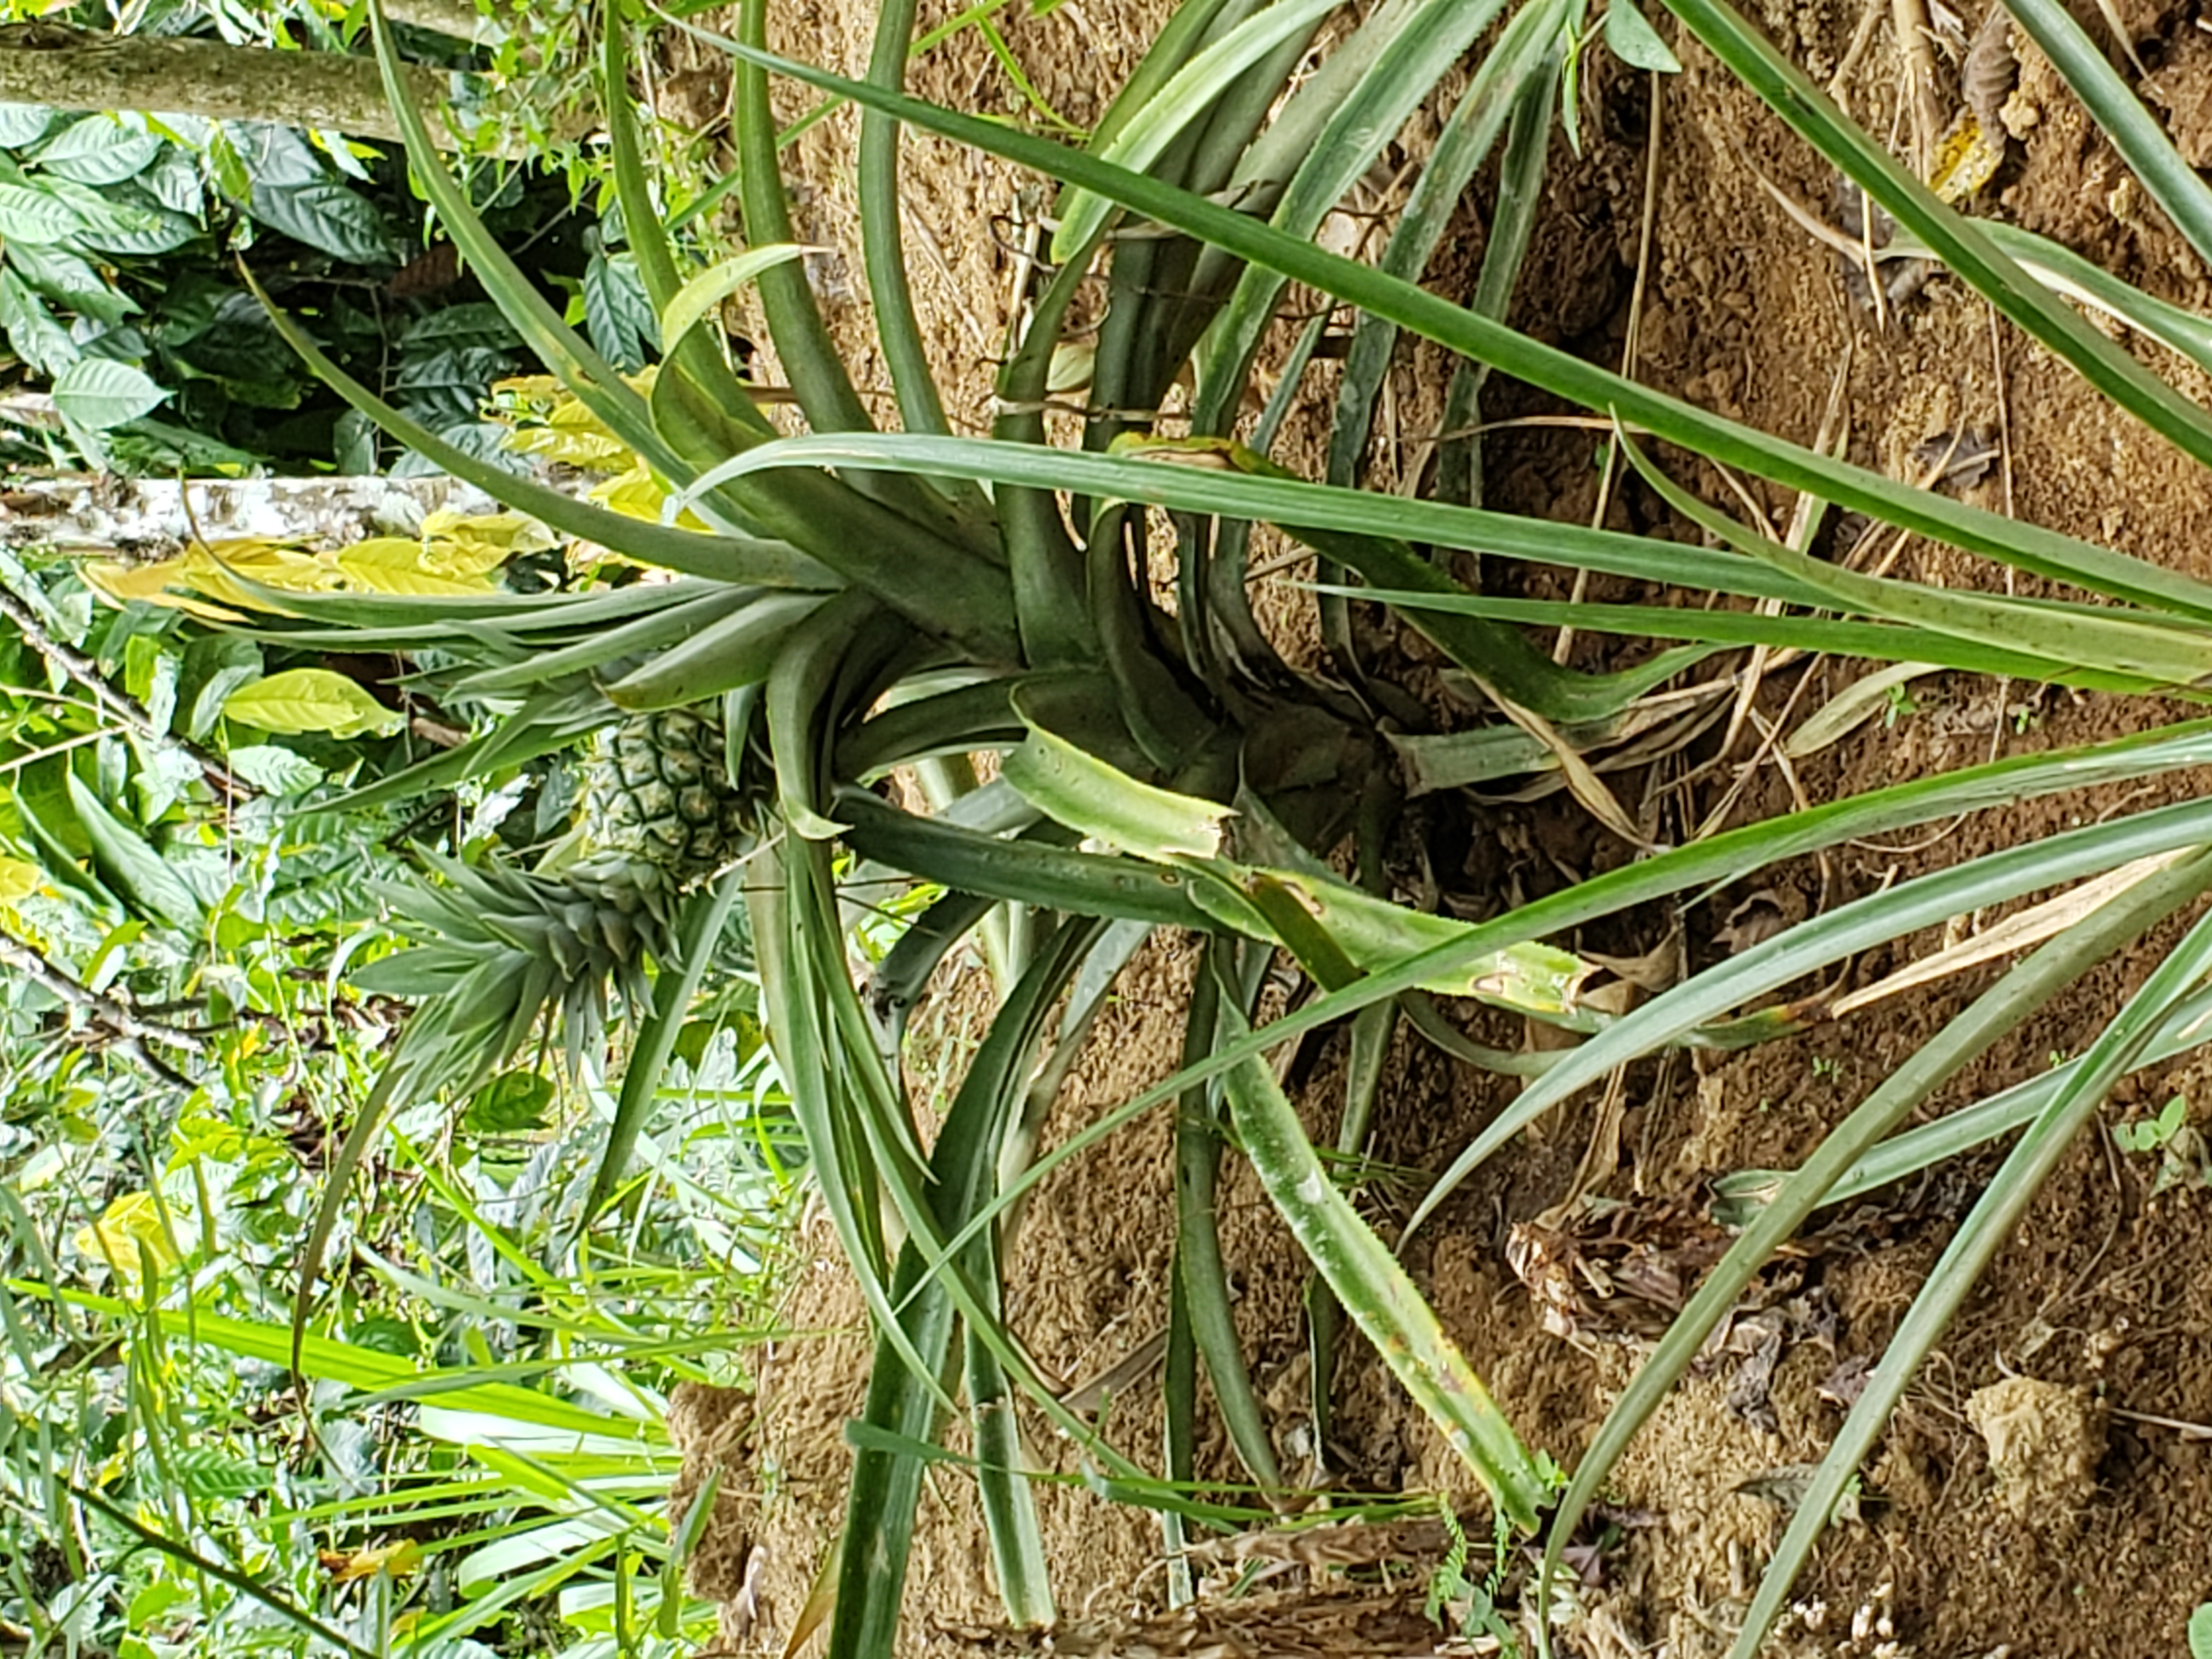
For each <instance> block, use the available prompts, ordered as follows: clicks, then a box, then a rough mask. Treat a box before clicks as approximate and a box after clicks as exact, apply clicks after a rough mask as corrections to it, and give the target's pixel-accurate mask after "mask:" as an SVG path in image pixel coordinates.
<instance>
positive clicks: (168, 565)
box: [80, 559, 246, 623]
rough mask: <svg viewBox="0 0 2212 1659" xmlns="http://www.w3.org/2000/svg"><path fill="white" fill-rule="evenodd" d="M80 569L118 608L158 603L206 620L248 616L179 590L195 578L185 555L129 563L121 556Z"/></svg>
mask: <svg viewBox="0 0 2212 1659" xmlns="http://www.w3.org/2000/svg"><path fill="white" fill-rule="evenodd" d="M80 572H81V574H82V575H83V577H84V580H85V586H88V587H89V588H91V589H92V591H93V592H95V593H97V594H99V595H100V598H101V599H106V601H107V602H108V603H109V604H110V605H115V606H117V607H118V608H120V607H122V606H124V605H160V606H161V608H162V609H163V610H165V611H183V612H184V613H185V615H186V616H188V617H198V618H199V619H200V620H201V621H202V622H221V623H234V622H243V621H245V620H246V618H245V617H243V616H241V615H240V613H239V612H237V611H231V610H228V609H226V608H225V607H224V606H222V605H210V603H209V602H208V601H206V600H205V599H194V598H193V597H192V596H191V594H189V593H181V592H176V591H175V590H176V589H178V588H180V587H183V586H185V585H186V584H187V583H188V582H189V581H190V580H191V579H190V578H189V577H188V576H186V575H185V568H184V561H183V560H182V559H164V560H162V561H161V562H160V563H158V564H125V563H123V562H121V561H120V560H115V559H102V560H100V561H99V562H96V563H93V564H87V565H83V566H82V567H80Z"/></svg>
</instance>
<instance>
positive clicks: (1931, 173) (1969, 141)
mask: <svg viewBox="0 0 2212 1659" xmlns="http://www.w3.org/2000/svg"><path fill="white" fill-rule="evenodd" d="M2004 159H2005V134H2004V131H2003V130H2002V128H2000V129H1999V130H1998V131H1996V132H1994V133H1990V132H1985V131H1983V129H1982V124H1981V122H1980V121H1979V120H1978V119H1977V118H1975V115H1974V112H1973V111H1972V110H1961V111H1960V112H1959V118H1958V119H1957V120H1955V121H1954V122H1952V123H1951V130H1950V131H1948V132H1947V133H1945V134H1944V135H1943V138H1942V143H1939V144H1937V145H1936V160H1935V162H1934V164H1933V165H1932V166H1931V167H1929V169H1928V188H1929V189H1930V190H1932V191H1935V192H1936V199H1937V200H1938V201H1942V202H1948V203H1956V202H1962V201H1964V200H1965V199H1966V197H1969V196H1972V194H1973V193H1974V192H1975V191H1978V190H1979V189H1980V188H1981V187H1982V186H1983V185H1986V184H1987V183H1989V181H1990V179H1994V178H1996V173H1997V169H1998V168H1999V167H2002V166H2003V165H2004Z"/></svg>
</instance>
